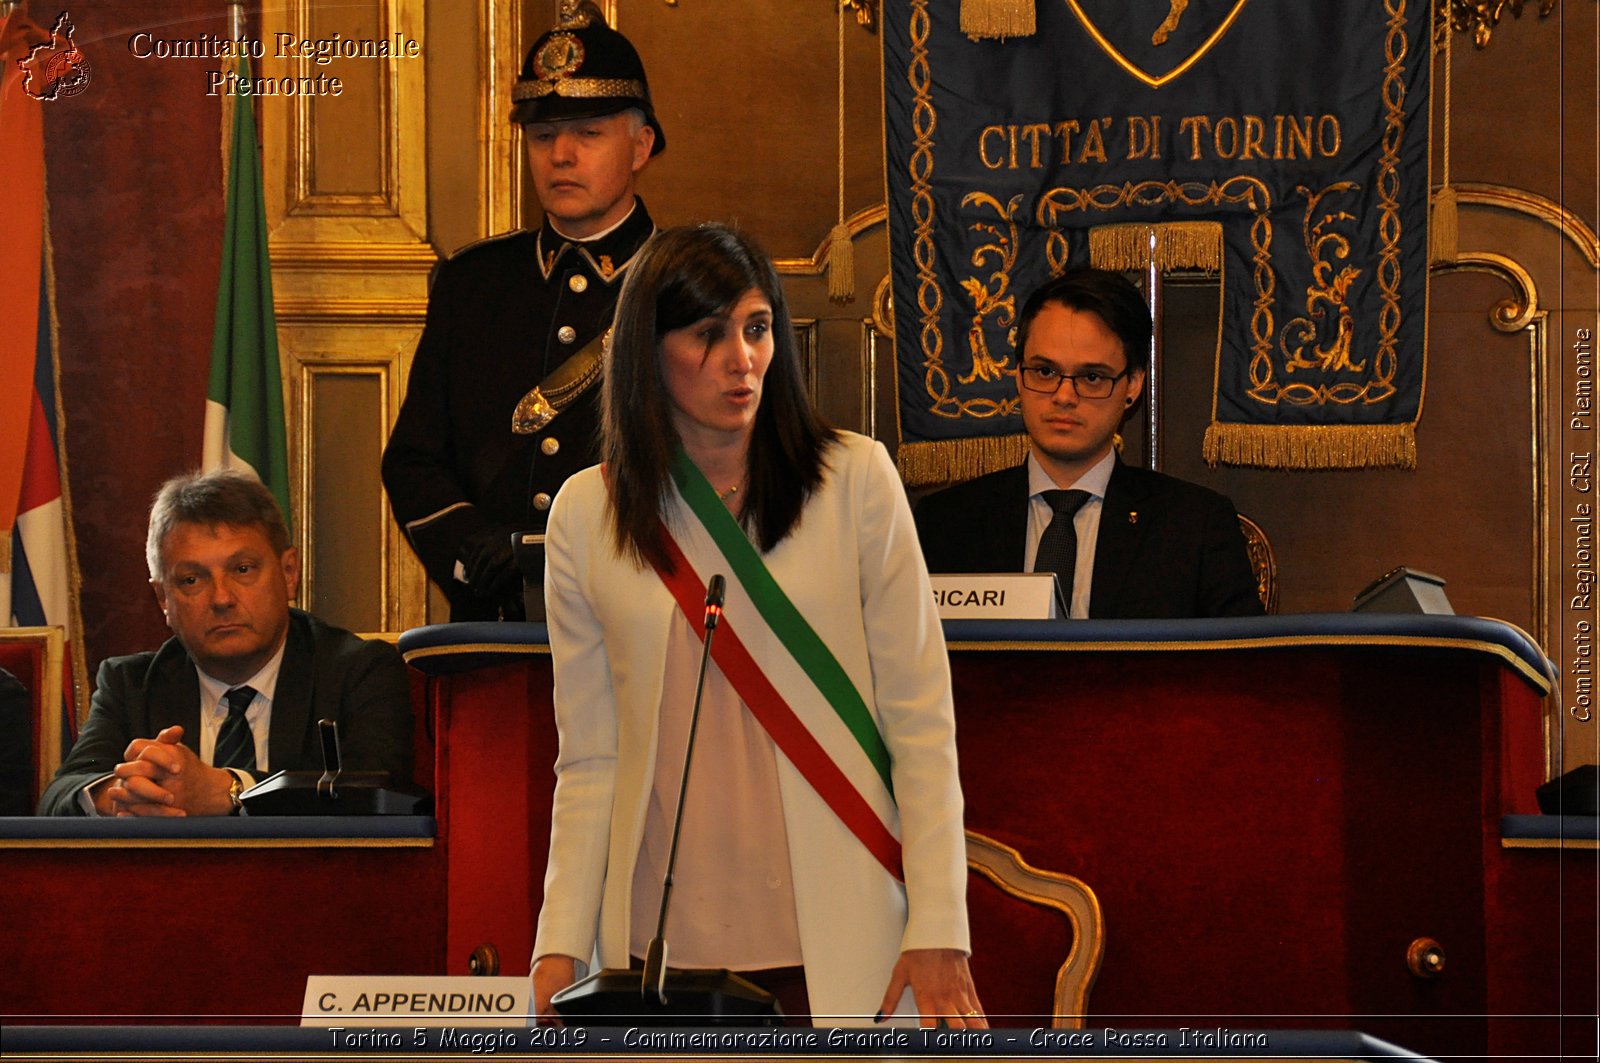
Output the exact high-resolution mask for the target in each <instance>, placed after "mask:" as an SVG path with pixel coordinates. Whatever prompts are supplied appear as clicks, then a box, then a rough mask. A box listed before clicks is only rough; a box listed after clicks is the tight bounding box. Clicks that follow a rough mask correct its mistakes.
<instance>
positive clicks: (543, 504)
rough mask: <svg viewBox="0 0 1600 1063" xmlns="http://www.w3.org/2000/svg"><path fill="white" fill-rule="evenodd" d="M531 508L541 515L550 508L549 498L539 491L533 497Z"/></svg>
mask: <svg viewBox="0 0 1600 1063" xmlns="http://www.w3.org/2000/svg"><path fill="white" fill-rule="evenodd" d="M533 508H534V509H537V510H539V511H540V512H541V513H542V512H544V511H545V510H547V509H549V508H550V496H549V495H547V494H545V493H544V492H543V491H540V492H539V493H538V494H536V495H534V496H533Z"/></svg>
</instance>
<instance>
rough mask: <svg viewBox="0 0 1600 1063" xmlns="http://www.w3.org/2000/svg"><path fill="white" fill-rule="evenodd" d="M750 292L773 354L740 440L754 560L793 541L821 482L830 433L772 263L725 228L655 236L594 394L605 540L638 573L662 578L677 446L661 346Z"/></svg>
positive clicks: (633, 272)
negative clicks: (607, 512) (763, 315)
mask: <svg viewBox="0 0 1600 1063" xmlns="http://www.w3.org/2000/svg"><path fill="white" fill-rule="evenodd" d="M752 288H754V289H757V290H759V291H760V292H761V294H762V295H764V296H766V299H767V301H768V302H769V303H771V304H772V338H773V348H774V349H773V356H772V363H771V365H770V366H768V368H767V373H766V377H765V379H764V381H763V383H762V387H761V404H760V406H759V407H757V409H756V418H755V425H754V430H753V432H752V433H751V438H750V455H749V466H750V468H749V482H748V486H747V488H746V495H745V504H744V510H743V516H742V517H741V521H742V522H743V524H744V526H745V530H746V531H747V532H748V533H750V534H751V537H752V539H753V540H754V541H755V543H756V545H757V546H759V547H760V549H761V550H762V552H766V551H768V550H771V549H772V548H773V547H774V546H776V545H777V544H778V543H780V542H782V541H783V539H784V537H785V536H786V535H788V534H789V532H790V531H792V530H793V529H794V527H795V525H796V524H798V523H799V521H800V511H801V509H802V508H804V506H805V503H806V499H807V498H809V497H810V496H811V493H812V492H813V491H815V490H816V489H817V486H818V485H819V484H820V483H821V482H822V471H823V464H824V462H823V453H824V451H825V450H826V449H827V448H828V447H829V446H830V445H831V444H832V443H833V441H834V438H835V432H834V430H833V429H832V428H830V427H829V426H828V425H827V424H826V423H825V422H824V421H823V420H822V418H821V417H819V416H818V415H817V413H816V411H815V410H813V409H812V408H811V403H810V400H809V399H808V398H807V397H806V393H805V385H804V384H803V383H802V381H801V376H800V362H799V355H798V352H797V351H796V349H795V342H794V327H793V325H792V324H791V323H790V320H789V305H788V302H787V301H786V300H785V299H784V296H783V285H781V284H780V283H779V282H778V273H777V270H775V269H774V268H773V266H772V260H771V259H770V258H768V257H767V253H766V252H765V251H763V250H762V249H761V248H760V247H758V246H757V245H756V244H755V243H754V242H753V241H752V240H751V239H750V238H749V237H747V236H745V235H744V234H743V233H740V232H736V231H734V230H733V229H730V228H728V227H726V226H723V225H713V224H707V225H697V226H692V227H686V228H681V229H668V230H666V231H665V232H662V233H658V234H657V235H656V236H654V237H653V238H651V240H650V242H649V243H647V244H646V245H645V246H644V249H643V250H642V251H641V252H640V253H639V257H638V258H637V259H636V260H635V261H634V263H633V266H632V267H631V268H630V269H629V271H628V280H627V282H626V284H625V285H624V286H623V289H622V298H621V302H620V304H619V305H618V306H617V316H616V323H615V325H614V326H613V333H612V337H611V349H610V353H609V355H608V357H607V358H606V363H605V376H604V378H603V380H602V384H601V393H600V405H601V410H602V416H603V420H602V424H601V431H602V438H601V455H602V457H603V459H604V460H605V463H606V475H607V479H608V481H609V483H610V487H611V513H612V531H613V533H614V534H615V535H616V541H617V545H618V547H619V548H620V549H621V550H622V551H623V552H624V553H630V554H632V555H633V556H634V558H635V559H637V560H638V561H639V562H640V563H641V564H644V563H646V562H649V563H653V564H656V565H659V566H662V567H664V568H666V569H668V570H670V569H671V568H672V565H671V562H670V561H669V560H668V558H667V555H666V550H665V548H664V546H663V543H662V538H661V526H660V516H661V514H662V513H663V512H664V511H665V506H666V502H667V499H668V497H669V496H670V491H671V483H672V476H671V471H670V470H671V467H672V462H673V460H674V457H675V456H676V454H677V450H678V447H679V445H680V442H681V441H680V440H679V438H678V432H677V429H676V428H674V427H673V423H672V400H671V398H670V397H669V396H668V394H667V387H666V378H665V376H664V375H663V373H662V371H661V359H660V356H659V349H660V346H661V338H662V337H663V336H665V335H666V334H667V333H668V332H672V331H673V330H675V329H680V328H685V327H687V326H689V325H692V324H694V323H695V322H696V321H699V320H701V319H703V318H706V317H709V316H711V315H713V314H717V313H721V312H724V311H726V310H728V309H729V308H730V307H732V306H733V304H735V303H737V302H738V301H739V298H740V297H741V296H743V295H744V294H745V293H746V292H748V291H750V290H751V289H752Z"/></svg>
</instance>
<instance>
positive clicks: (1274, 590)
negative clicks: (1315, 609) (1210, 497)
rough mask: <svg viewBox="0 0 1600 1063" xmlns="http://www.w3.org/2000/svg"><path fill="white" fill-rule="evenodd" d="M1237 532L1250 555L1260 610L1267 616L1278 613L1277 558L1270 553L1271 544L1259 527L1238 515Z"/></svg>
mask: <svg viewBox="0 0 1600 1063" xmlns="http://www.w3.org/2000/svg"><path fill="white" fill-rule="evenodd" d="M1239 530H1240V531H1242V532H1244V544H1245V549H1246V550H1247V551H1249V554H1250V566H1251V567H1252V568H1253V569H1255V573H1256V593H1257V594H1259V595H1261V608H1263V609H1265V610H1266V611H1267V612H1268V613H1269V614H1270V613H1276V612H1277V611H1278V558H1277V555H1276V554H1274V553H1273V552H1272V543H1271V542H1270V541H1269V540H1268V539H1267V533H1266V532H1264V531H1262V530H1261V525H1259V524H1257V523H1256V522H1255V521H1253V520H1251V519H1250V518H1249V517H1247V516H1245V515H1244V514H1243V513H1241V514H1239Z"/></svg>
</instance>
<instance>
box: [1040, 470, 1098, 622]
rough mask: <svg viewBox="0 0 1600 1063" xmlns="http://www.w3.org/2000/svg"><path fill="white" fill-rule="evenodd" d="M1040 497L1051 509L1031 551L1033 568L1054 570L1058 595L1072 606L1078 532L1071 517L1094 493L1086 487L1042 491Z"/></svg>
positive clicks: (1041, 570)
mask: <svg viewBox="0 0 1600 1063" xmlns="http://www.w3.org/2000/svg"><path fill="white" fill-rule="evenodd" d="M1039 497H1041V498H1043V499H1044V501H1045V504H1046V505H1048V506H1049V507H1050V508H1051V509H1052V510H1053V511H1054V512H1055V516H1054V517H1051V518H1050V526H1049V527H1047V528H1045V530H1044V534H1043V535H1041V536H1039V550H1038V552H1037V553H1036V554H1035V555H1034V560H1033V570H1034V571H1035V572H1054V573H1055V574H1056V576H1057V578H1058V579H1059V580H1060V582H1061V596H1062V597H1063V598H1065V599H1066V602H1067V607H1068V608H1069V609H1070V608H1071V606H1072V574H1073V572H1074V571H1076V570H1077V567H1078V532H1077V530H1076V529H1075V528H1073V526H1072V517H1073V515H1074V514H1075V513H1077V512H1078V510H1080V509H1082V508H1083V504H1084V503H1085V502H1087V501H1089V499H1091V498H1093V497H1094V496H1093V495H1091V494H1089V492H1087V491H1041V492H1040V493H1039Z"/></svg>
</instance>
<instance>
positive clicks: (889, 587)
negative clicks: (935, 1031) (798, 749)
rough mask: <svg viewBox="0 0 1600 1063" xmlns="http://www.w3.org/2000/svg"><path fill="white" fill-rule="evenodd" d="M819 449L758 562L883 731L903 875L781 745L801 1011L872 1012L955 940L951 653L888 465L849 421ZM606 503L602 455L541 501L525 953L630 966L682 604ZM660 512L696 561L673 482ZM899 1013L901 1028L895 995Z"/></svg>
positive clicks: (959, 935) (957, 855) (962, 897)
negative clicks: (546, 825)
mask: <svg viewBox="0 0 1600 1063" xmlns="http://www.w3.org/2000/svg"><path fill="white" fill-rule="evenodd" d="M824 457H825V460H826V462H827V465H828V469H827V471H826V473H825V477H824V480H823V483H822V485H821V486H820V487H819V488H818V490H817V491H816V493H815V494H814V495H813V496H812V498H811V499H810V501H809V502H808V503H807V504H806V507H805V510H804V512H803V514H802V517H801V520H800V522H799V524H798V525H797V526H796V527H795V528H794V529H793V530H792V531H791V532H790V534H789V536H788V538H786V539H785V540H784V541H783V542H781V543H779V544H778V546H777V547H776V548H775V549H774V550H772V551H771V553H769V554H767V555H766V556H765V558H764V560H765V562H766V564H767V567H768V569H769V571H771V573H772V575H773V576H774V578H776V580H777V581H778V583H779V584H780V585H781V586H782V587H783V588H784V590H785V591H786V592H787V593H788V595H789V597H790V599H791V600H792V601H793V602H794V604H795V606H796V607H797V608H798V609H799V610H800V612H801V613H802V614H803V615H804V616H805V617H806V619H807V620H808V621H809V622H810V624H811V626H812V627H813V628H814V629H815V630H816V632H817V633H818V635H820V636H821V637H822V639H823V640H824V641H825V642H826V643H827V644H828V646H829V648H830V649H831V650H832V652H833V654H834V656H835V657H836V658H837V659H838V661H839V663H840V665H841V666H842V667H843V668H844V670H845V671H846V672H847V673H848V674H849V676H850V678H851V679H852V680H853V681H854V683H855V685H856V688H857V690H859V691H860V692H861V694H862V696H863V698H864V699H865V700H866V702H867V706H868V708H869V710H870V711H871V713H872V716H873V718H874V720H875V722H876V724H877V726H878V730H879V731H880V733H882V735H883V736H884V740H885V743H886V745H887V747H888V750H889V756H890V760H891V765H892V769H891V774H892V779H893V783H894V792H895V797H896V809H895V810H894V811H891V812H890V814H889V817H888V825H889V827H890V829H891V830H893V831H895V832H896V833H897V835H898V836H899V838H900V840H901V846H902V850H903V857H904V867H905V885H904V887H902V886H901V885H900V884H899V883H897V882H895V881H894V879H893V878H892V877H891V876H890V875H889V874H888V873H887V872H886V871H885V870H884V868H883V866H882V865H881V864H879V863H878V862H877V860H875V859H874V858H873V857H872V856H871V855H870V854H869V853H868V852H867V850H866V849H865V847H864V846H863V845H862V844H861V842H860V841H858V840H857V839H856V837H855V836H854V835H853V834H851V833H850V832H849V831H848V829H847V828H846V827H845V826H844V825H843V824H842V823H841V822H840V820H839V819H838V817H837V816H836V815H835V814H834V813H833V811H832V810H831V809H829V808H828V806H827V805H826V804H824V803H823V801H822V800H821V798H819V797H818V796H817V795H816V793H815V792H814V791H813V790H812V789H811V787H810V785H809V784H808V783H807V782H806V781H805V779H804V778H803V777H801V776H800V774H799V773H798V772H797V771H796V770H795V768H794V767H793V766H792V765H791V764H790V763H789V762H788V761H787V759H785V758H784V757H783V756H782V754H781V752H780V755H779V756H778V775H779V780H778V781H779V791H780V794H781V797H782V801H783V815H784V824H785V827H786V829H787V833H788V839H789V848H790V864H791V870H792V872H793V876H794V891H795V905H796V908H797V911H796V913H795V914H796V918H797V921H798V925H799V929H800V944H801V950H802V952H803V954H804V958H805V968H806V988H807V992H808V994H809V997H810V1003H811V1008H812V1011H813V1013H814V1014H815V1015H818V1016H832V1017H838V1018H837V1019H836V1020H834V1021H837V1022H838V1023H840V1024H844V1023H848V1022H867V1023H870V1022H871V1019H872V1016H873V1014H874V1012H876V1010H877V1009H878V1006H879V1004H880V1003H881V1001H882V997H883V992H884V990H885V989H886V988H887V987H888V981H889V975H890V972H891V969H892V968H893V966H894V963H895V960H896V959H897V957H898V955H899V953H900V952H901V951H902V950H904V949H913V948H954V949H961V950H963V951H970V946H969V941H968V932H967V916H966V859H965V842H964V839H963V835H962V818H961V817H962V806H961V790H960V783H959V780H958V778H957V773H956V746H955V718H954V713H953V708H952V703H951V694H950V667H949V660H948V658H947V656H946V653H945V645H944V636H943V632H942V630H941V628H940V626H939V619H938V614H937V612H936V610H935V608H934V603H933V592H932V588H931V586H930V585H929V582H928V574H927V569H926V568H925V567H924V564H923V560H922V551H921V550H920V549H919V548H918V546H917V539H916V531H915V528H914V526H913V524H912V520H911V510H910V507H909V506H908V505H907V503H906V498H905V492H904V489H903V488H902V486H901V483H900V479H899V476H898V475H897V474H896V472H895V468H894V465H893V463H892V462H891V461H890V460H889V455H888V454H887V453H886V452H885V451H884V449H883V447H882V446H881V445H880V444H878V443H877V442H875V441H873V440H870V439H867V438H866V437H864V436H860V435H856V434H854V433H848V432H847V433H841V436H840V440H839V442H838V443H837V444H835V445H834V446H832V447H831V448H829V449H828V450H827V451H826V452H825V455H824ZM608 505H609V503H608V498H607V491H606V486H605V483H604V481H603V479H602V476H601V472H600V469H599V467H598V466H597V467H594V468H590V469H586V470H585V471H583V472H581V473H579V474H577V475H576V476H573V477H572V478H571V479H569V480H568V481H567V482H566V484H565V485H564V486H563V487H562V489H561V492H560V494H559V495H558V496H557V497H556V501H555V505H554V506H553V507H552V508H551V511H550V524H549V531H548V537H547V540H546V557H547V561H546V574H545V595H546V600H547V607H548V609H547V611H548V613H549V627H550V649H551V653H552V655H553V657H554V669H555V712H556V723H557V726H558V728H559V731H560V736H561V748H560V753H559V755H558V757H557V760H556V790H555V799H554V814H553V819H552V824H551V837H550V858H549V863H548V867H547V870H546V874H545V885H544V907H543V909H542V910H541V911H540V913H539V928H538V934H537V937H536V939H535V942H534V952H533V954H534V958H538V957H540V956H544V955H547V954H551V953H559V954H563V955H568V956H574V957H579V958H582V957H591V956H595V955H596V954H597V958H598V961H599V963H600V965H601V966H603V967H626V966H627V965H628V962H629V954H630V951H631V952H633V953H636V954H641V955H642V954H643V951H644V948H645V946H646V944H648V943H647V942H630V941H629V940H628V935H629V912H630V904H631V892H632V883H633V865H634V861H635V858H636V857H637V855H638V852H639V846H640V842H641V839H642V836H643V832H644V821H645V809H646V804H647V802H648V799H649V794H650V787H651V774H652V772H653V770H654V766H655V763H656V740H657V733H658V727H657V714H658V712H659V709H660V704H661V688H662V675H663V671H664V668H665V665H666V647H667V636H668V626H669V623H670V621H671V619H672V617H673V613H674V611H675V610H676V608H677V606H676V604H675V602H674V601H673V599H672V596H671V594H670V593H669V592H668V590H667V588H666V587H665V586H664V585H663V584H662V582H661V580H660V578H659V577H658V576H657V575H656V573H655V571H654V570H653V569H651V568H640V567H638V566H636V565H635V564H634V563H633V561H632V560H630V559H627V558H624V557H623V556H622V555H621V554H619V552H618V550H617V548H616V545H615V542H614V539H613V535H612V532H611V529H610V527H609V524H608V513H607V511H608ZM667 523H668V527H669V528H670V529H671V531H672V533H673V535H674V537H676V538H677V539H678V541H679V542H680V543H681V544H683V546H684V549H685V551H686V553H688V555H689V557H690V559H691V562H692V563H695V561H696V558H697V556H703V554H699V555H697V552H696V550H695V549H694V548H692V547H691V544H690V539H691V538H692V537H694V536H696V535H702V534H703V531H702V530H701V529H700V527H699V522H698V520H697V519H696V518H695V517H694V516H693V514H691V513H690V512H689V510H688V509H687V507H686V506H685V505H684V503H683V501H682V499H681V498H679V497H678V495H677V493H676V491H674V492H673V495H672V503H671V507H670V512H669V513H668V514H667ZM715 571H726V569H725V567H718V568H716V570H715ZM711 574H712V573H711V572H709V571H700V572H699V575H700V577H701V579H702V581H704V580H706V579H708V578H709V576H710V575H711ZM728 590H729V593H728V600H727V604H726V606H725V609H724V616H725V617H726V618H727V620H728V622H729V623H731V624H732V625H733V626H734V627H735V629H736V630H739V631H740V636H741V638H742V639H744V640H745V642H746V644H747V645H748V646H749V649H750V652H751V654H752V655H753V656H754V657H755V658H756V660H757V661H766V660H768V658H769V655H770V654H771V653H773V652H774V650H773V648H772V647H771V646H770V645H769V644H768V643H769V642H770V635H768V633H767V632H765V630H764V629H763V628H762V627H761V625H760V624H759V623H757V622H755V621H754V620H753V619H752V620H749V621H746V620H745V619H743V618H745V617H752V618H753V616H754V613H753V606H751V604H750V602H749V599H748V598H746V597H745V596H744V594H743V590H742V588H740V587H739V586H738V585H737V584H736V583H735V582H734V581H732V580H730V581H729V588H728ZM757 635H762V636H766V638H765V640H759V639H756V638H755V636H757ZM796 709H797V711H799V710H800V707H799V706H796ZM830 711H831V710H830ZM801 715H802V717H804V715H805V714H804V712H801ZM710 767H711V765H709V764H707V768H710ZM696 768H697V770H706V769H702V768H700V766H699V764H697V765H696ZM908 900H909V911H908ZM896 1014H897V1015H898V1016H901V1017H902V1018H905V1017H907V1016H909V1017H910V1019H911V1020H913V1021H914V1019H915V1014H916V1013H915V1009H914V1008H913V1007H912V1005H911V1000H910V994H909V992H908V993H907V994H906V996H905V997H904V998H902V1000H901V1003H900V1006H899V1009H898V1010H897V1012H896ZM846 1017H854V1018H853V1019H852V1018H846Z"/></svg>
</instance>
